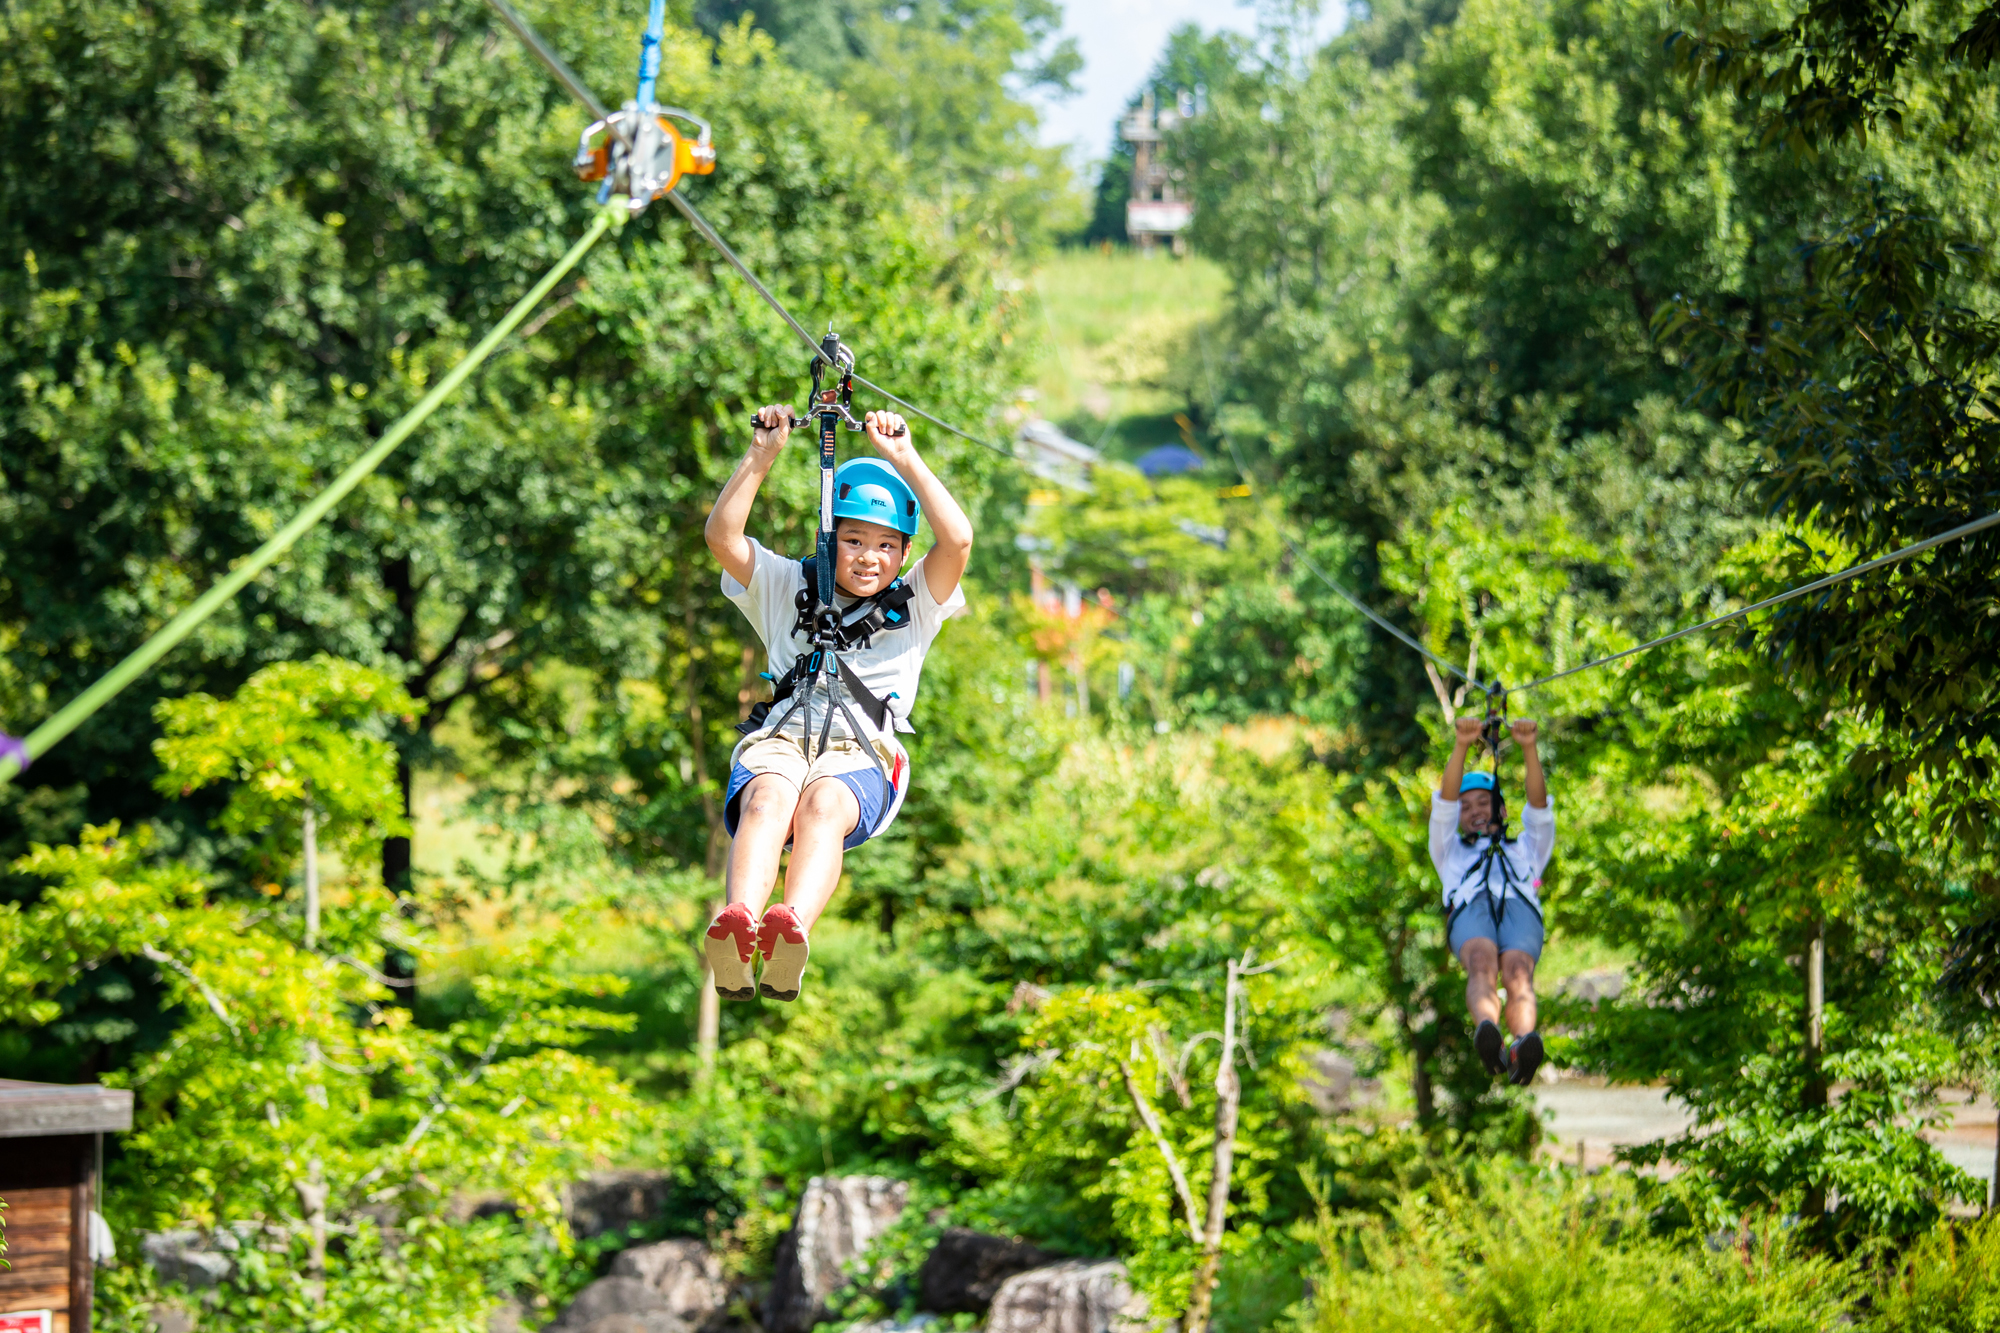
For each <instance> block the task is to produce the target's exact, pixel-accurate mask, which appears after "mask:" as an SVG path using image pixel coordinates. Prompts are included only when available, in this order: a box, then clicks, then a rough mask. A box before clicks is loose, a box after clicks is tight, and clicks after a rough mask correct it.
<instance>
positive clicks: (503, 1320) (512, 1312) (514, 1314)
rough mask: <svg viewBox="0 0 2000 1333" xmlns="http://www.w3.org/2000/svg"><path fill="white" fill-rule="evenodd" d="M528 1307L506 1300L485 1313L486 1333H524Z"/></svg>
mask: <svg viewBox="0 0 2000 1333" xmlns="http://www.w3.org/2000/svg"><path fill="white" fill-rule="evenodd" d="M527 1320H528V1307H527V1306H525V1305H523V1304H521V1303H520V1302H519V1301H516V1300H512V1299H508V1300H504V1301H502V1302H500V1303H499V1304H498V1305H496V1306H494V1307H493V1308H492V1309H491V1310H488V1311H487V1312H486V1333H525V1331H526V1329H527V1327H528V1323H527Z"/></svg>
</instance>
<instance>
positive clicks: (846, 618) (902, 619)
mask: <svg viewBox="0 0 2000 1333" xmlns="http://www.w3.org/2000/svg"><path fill="white" fill-rule="evenodd" d="M818 564H819V557H818V556H812V557H809V558H808V559H806V560H804V561H802V562H801V568H802V569H803V571H804V574H805V579H804V581H803V583H802V584H801V585H800V587H799V592H798V608H799V618H798V621H797V623H796V624H794V625H793V627H792V633H793V634H794V635H795V636H796V635H801V634H803V635H805V636H806V637H807V639H809V640H814V641H815V642H817V640H816V639H815V632H816V631H817V630H818V628H819V625H820V616H819V599H818V597H817V596H816V592H817V588H818V582H819V571H818V568H817V566H818ZM914 596H916V589H914V588H912V587H911V586H910V584H909V582H908V581H907V580H905V579H901V578H898V579H897V580H896V581H895V582H894V583H891V584H890V585H889V586H888V587H887V588H884V589H883V590H882V591H881V592H878V593H876V594H874V595H873V596H871V597H863V598H860V599H859V600H857V601H856V602H854V603H853V604H852V605H851V606H849V607H848V608H847V609H846V610H845V611H843V612H841V614H840V618H839V621H838V623H837V624H836V625H835V627H834V629H833V630H832V637H833V639H834V643H833V645H832V653H833V657H832V664H833V671H834V674H835V675H836V676H838V678H839V680H840V683H841V684H842V685H845V686H846V687H847V692H848V693H849V694H851V695H853V696H854V702H855V703H857V704H859V705H860V706H861V711H862V712H863V713H864V714H866V715H867V717H868V720H869V721H871V722H873V723H874V724H875V729H876V730H877V731H888V730H889V729H890V728H891V727H892V726H893V725H894V723H893V721H892V719H891V716H890V712H889V699H893V698H895V697H896V696H895V695H894V694H893V693H892V694H891V695H890V696H889V699H878V698H876V697H875V694H874V691H872V690H870V689H869V688H868V687H867V686H866V685H864V684H863V683H862V681H861V677H860V676H858V675H856V674H855V672H854V669H853V668H852V667H850V666H848V665H847V663H846V662H844V661H842V660H841V659H840V654H841V653H842V652H846V651H850V650H852V649H856V648H862V649H865V648H872V647H874V645H875V636H876V635H877V634H880V633H882V632H884V631H885V630H899V629H905V628H907V627H908V626H909V623H910V609H909V608H910V599H911V598H912V597H914ZM819 657H821V652H820V651H818V650H814V651H808V652H804V653H800V654H799V655H798V657H797V658H796V659H795V660H794V661H793V662H792V667H791V670H789V671H787V672H786V673H785V674H784V675H783V676H782V677H781V678H778V679H776V680H773V681H772V682H771V699H770V702H768V703H760V704H758V705H756V706H755V707H754V708H752V709H751V710H750V716H749V717H747V718H745V719H744V720H743V721H742V722H740V723H738V724H737V727H736V729H737V730H738V731H740V732H742V733H743V734H744V735H745V736H748V735H751V734H753V733H755V732H759V731H762V730H763V729H764V726H765V723H766V721H767V720H768V719H769V718H770V716H771V710H772V709H773V708H774V707H776V706H777V705H779V704H781V703H783V702H785V701H786V700H787V699H791V698H792V697H793V694H794V693H795V692H796V691H797V689H798V686H799V683H800V682H801V681H804V680H812V679H816V678H817V676H818V674H819V672H820V671H821V670H822V664H821V663H820V662H817V661H815V660H814V659H816V658H819ZM765 675H766V676H767V677H768V676H769V675H770V673H769V672H766V673H765ZM834 703H835V704H836V705H837V706H839V707H841V708H843V709H844V708H845V707H846V700H844V699H841V698H840V697H839V696H838V695H835V696H834ZM802 706H803V707H804V708H805V709H806V710H807V715H806V724H805V725H806V735H807V737H808V738H810V735H811V730H812V718H811V705H810V703H809V702H808V701H807V699H806V697H805V696H804V695H800V696H799V697H798V699H797V700H796V701H795V702H794V703H793V704H792V707H791V708H790V709H788V710H786V712H785V714H784V716H783V717H781V718H779V719H778V723H777V725H776V726H775V727H773V728H772V729H771V730H772V731H773V732H777V731H782V730H783V729H784V726H785V723H787V722H789V721H791V719H792V714H793V713H794V712H797V711H799V709H800V708H801V707H802ZM832 719H833V714H832V712H831V711H830V710H829V712H828V713H827V725H828V726H831V724H832ZM853 722H854V719H853V717H852V716H851V715H850V716H849V717H848V723H849V725H850V726H851V725H853ZM855 735H856V737H857V739H858V738H859V737H860V735H861V732H860V730H859V728H856V731H855ZM820 744H821V745H822V746H824V745H825V744H826V737H825V736H824V735H822V736H821V738H820Z"/></svg>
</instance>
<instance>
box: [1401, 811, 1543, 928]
mask: <svg viewBox="0 0 2000 1333" xmlns="http://www.w3.org/2000/svg"><path fill="white" fill-rule="evenodd" d="M1458 805H1459V803H1458V802H1457V801H1447V800H1446V799H1445V798H1444V797H1442V796H1440V795H1438V794H1437V793H1436V792H1432V793H1431V864H1432V865H1434V866H1436V867H1437V872H1438V878H1439V879H1440V880H1442V881H1443V882H1444V905H1445V907H1446V909H1447V910H1449V909H1451V908H1455V907H1457V906H1458V905H1459V904H1460V903H1463V902H1466V901H1467V900H1469V899H1472V898H1476V897H1478V896H1479V894H1480V893H1481V892H1482V891H1484V892H1490V893H1492V895H1493V896H1494V898H1495V899H1498V898H1499V896H1500V890H1501V888H1502V886H1503V885H1506V884H1507V882H1508V876H1507V875H1506V874H1505V873H1504V872H1503V868H1502V866H1501V865H1500V858H1501V857H1505V858H1507V866H1506V868H1505V869H1507V870H1511V871H1512V872H1513V874H1512V879H1513V885H1512V887H1511V888H1510V889H1509V890H1508V895H1509V896H1510V897H1521V898H1526V899H1527V900H1528V901H1529V902H1530V903H1532V904H1534V907H1535V910H1536V911H1537V912H1540V911H1541V910H1542V894H1541V889H1542V872H1543V871H1544V870H1546V869H1548V865H1549V857H1550V855H1552V854H1553V853H1554V852H1555V849H1556V807H1555V801H1554V799H1553V798H1551V799H1550V801H1549V804H1547V805H1545V806H1543V807H1542V808H1541V809H1539V810H1537V809H1536V808H1535V807H1534V806H1532V805H1528V806H1523V807H1522V810H1521V836H1520V837H1519V838H1517V839H1515V840H1513V841H1511V842H1502V843H1501V844H1500V846H1499V849H1498V850H1496V851H1495V852H1494V854H1493V865H1492V866H1490V867H1489V868H1488V869H1487V871H1486V872H1484V873H1483V874H1482V872H1481V871H1480V870H1479V868H1478V867H1479V859H1480V858H1481V857H1482V856H1484V855H1485V854H1486V846H1487V843H1488V841H1489V839H1487V838H1486V837H1485V836H1483V835H1482V836H1480V837H1478V838H1474V839H1473V840H1472V844H1471V845H1470V846H1467V845H1466V843H1465V842H1464V840H1463V839H1461V838H1460V837H1459V833H1458Z"/></svg>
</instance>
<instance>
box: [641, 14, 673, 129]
mask: <svg viewBox="0 0 2000 1333" xmlns="http://www.w3.org/2000/svg"><path fill="white" fill-rule="evenodd" d="M666 36H667V0H653V6H652V8H651V9H650V10H648V11H647V14H646V35H645V36H644V37H641V38H640V39H639V91H638V93H637V95H636V97H635V99H634V100H636V101H637V102H638V103H639V114H640V115H644V114H645V113H646V108H647V107H649V106H651V105H652V104H653V87H654V85H655V84H657V83H658V82H659V81H660V45H661V43H662V42H664V41H665V40H666Z"/></svg>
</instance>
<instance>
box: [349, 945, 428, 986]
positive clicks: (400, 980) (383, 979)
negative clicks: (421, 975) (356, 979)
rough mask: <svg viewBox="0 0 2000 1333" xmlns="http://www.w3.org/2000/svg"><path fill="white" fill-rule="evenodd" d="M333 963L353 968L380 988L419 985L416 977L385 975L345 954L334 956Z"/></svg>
mask: <svg viewBox="0 0 2000 1333" xmlns="http://www.w3.org/2000/svg"><path fill="white" fill-rule="evenodd" d="M333 961H334V962H336V963H345V964H346V965H347V966H349V967H351V968H353V969H354V970H355V971H356V972H359V973H360V974H361V975H362V976H364V977H367V978H368V979H369V980H370V981H372V982H374V983H375V984H376V985H378V986H414V985H416V984H417V983H416V979H415V978H414V977H392V976H388V975H386V974H384V973H381V972H377V971H376V970H375V969H374V968H372V967H370V966H368V964H366V963H364V962H362V961H361V960H360V959H359V958H352V957H349V956H348V955H347V954H344V953H341V954H335V955H334V956H333Z"/></svg>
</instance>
